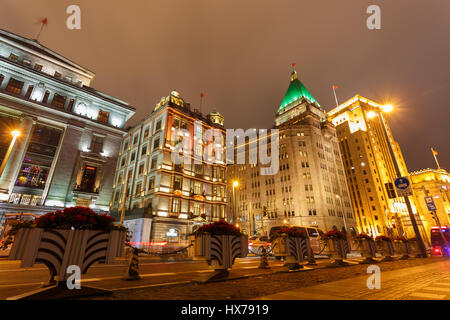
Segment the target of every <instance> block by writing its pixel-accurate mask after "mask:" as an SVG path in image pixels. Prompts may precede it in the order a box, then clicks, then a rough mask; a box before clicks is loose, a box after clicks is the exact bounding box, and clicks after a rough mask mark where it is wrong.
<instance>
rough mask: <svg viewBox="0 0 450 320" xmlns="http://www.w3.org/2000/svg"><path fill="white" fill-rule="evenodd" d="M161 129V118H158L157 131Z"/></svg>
mask: <svg viewBox="0 0 450 320" xmlns="http://www.w3.org/2000/svg"><path fill="white" fill-rule="evenodd" d="M159 130H161V120H158V121H157V122H156V126H155V132H158V131H159Z"/></svg>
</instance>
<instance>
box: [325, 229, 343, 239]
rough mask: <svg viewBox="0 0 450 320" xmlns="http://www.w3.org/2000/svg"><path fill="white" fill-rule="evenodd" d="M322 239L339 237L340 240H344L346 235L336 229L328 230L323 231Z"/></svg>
mask: <svg viewBox="0 0 450 320" xmlns="http://www.w3.org/2000/svg"><path fill="white" fill-rule="evenodd" d="M322 239H341V240H346V239H347V236H346V235H345V233H343V232H340V231H338V230H331V231H328V232H327V233H325V234H324V235H323V236H322Z"/></svg>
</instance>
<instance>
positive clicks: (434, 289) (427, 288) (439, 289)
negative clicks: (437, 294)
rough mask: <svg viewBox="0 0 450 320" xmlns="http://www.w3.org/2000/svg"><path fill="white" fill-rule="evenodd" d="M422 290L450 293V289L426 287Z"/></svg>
mask: <svg viewBox="0 0 450 320" xmlns="http://www.w3.org/2000/svg"><path fill="white" fill-rule="evenodd" d="M434 284H435V283H434ZM422 289H426V290H433V291H443V292H450V288H439V287H426V288H422Z"/></svg>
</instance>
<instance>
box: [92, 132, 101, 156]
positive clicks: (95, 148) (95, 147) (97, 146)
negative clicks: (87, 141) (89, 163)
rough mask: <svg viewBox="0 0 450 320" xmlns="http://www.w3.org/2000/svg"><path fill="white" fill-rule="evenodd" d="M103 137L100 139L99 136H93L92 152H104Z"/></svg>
mask: <svg viewBox="0 0 450 320" xmlns="http://www.w3.org/2000/svg"><path fill="white" fill-rule="evenodd" d="M103 139H104V138H103V137H99V136H96V135H94V136H92V140H91V147H90V149H91V152H94V153H101V152H102V151H103Z"/></svg>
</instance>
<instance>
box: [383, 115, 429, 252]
mask: <svg viewBox="0 0 450 320" xmlns="http://www.w3.org/2000/svg"><path fill="white" fill-rule="evenodd" d="M379 115H380V120H381V123H382V127H383V133H384V137H385V139H386V143H387V145H388V147H389V153H390V155H391V158H392V160H393V161H392V162H393V163H394V168H395V173H396V175H397V178H400V177H401V176H402V175H401V172H400V166H399V164H398V160H397V158H396V157H395V153H394V150H393V147H392V144H391V142H390V139H389V135H388V131H387V128H386V123H385V120H384V117H383V112H382V111H380V112H379ZM403 199H404V200H405V203H406V208H407V209H408V213H409V218H410V220H411V224H412V226H413V229H414V233H415V235H416V239H417V244H418V247H419V251H420V252H421V256H422V257H423V258H426V257H427V251H426V248H425V244H424V243H423V239H422V236H421V234H420V231H419V227H418V226H417V222H416V218H415V217H414V213H413V211H412V207H411V203H410V201H409V196H404V197H403Z"/></svg>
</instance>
